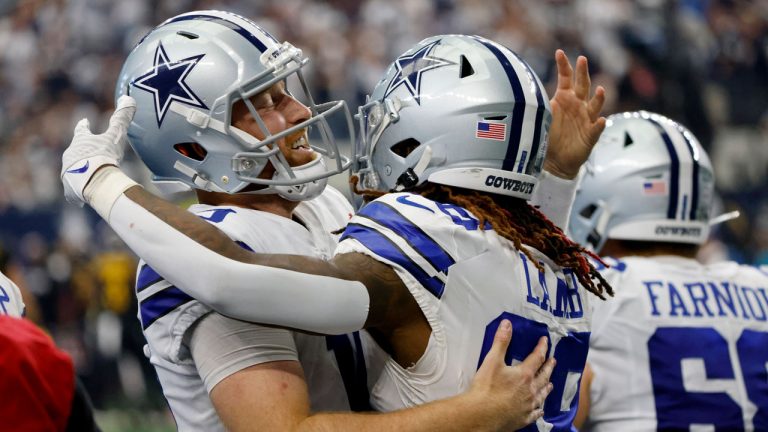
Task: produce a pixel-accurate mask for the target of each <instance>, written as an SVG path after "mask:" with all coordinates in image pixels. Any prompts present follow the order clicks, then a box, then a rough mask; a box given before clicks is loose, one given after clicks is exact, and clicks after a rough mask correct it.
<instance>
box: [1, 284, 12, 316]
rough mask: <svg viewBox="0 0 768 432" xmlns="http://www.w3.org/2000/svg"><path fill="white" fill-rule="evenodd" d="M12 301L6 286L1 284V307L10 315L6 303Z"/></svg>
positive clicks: (5, 313)
mask: <svg viewBox="0 0 768 432" xmlns="http://www.w3.org/2000/svg"><path fill="white" fill-rule="evenodd" d="M10 302H11V298H10V297H9V296H8V292H7V291H5V288H3V287H2V286H0V309H2V310H3V314H4V315H8V309H7V308H6V307H5V304H6V303H10Z"/></svg>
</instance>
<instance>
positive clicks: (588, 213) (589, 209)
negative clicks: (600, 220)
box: [579, 204, 597, 219]
mask: <svg viewBox="0 0 768 432" xmlns="http://www.w3.org/2000/svg"><path fill="white" fill-rule="evenodd" d="M595 210H597V206H596V205H594V204H590V205H588V206H586V207H584V208H583V209H581V211H580V212H579V216H581V217H583V218H585V219H590V218H592V215H593V214H595Z"/></svg>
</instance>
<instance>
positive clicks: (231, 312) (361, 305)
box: [62, 97, 412, 334]
mask: <svg viewBox="0 0 768 432" xmlns="http://www.w3.org/2000/svg"><path fill="white" fill-rule="evenodd" d="M134 111H135V101H133V99H131V98H130V97H123V98H121V99H120V101H118V107H117V109H116V111H115V114H113V116H112V118H111V119H110V126H109V128H108V130H107V131H106V132H105V133H104V134H101V135H93V134H91V132H90V130H89V128H88V124H87V121H81V122H80V123H79V124H78V126H77V127H76V128H75V136H74V138H73V140H72V144H71V145H70V147H69V148H68V149H67V151H65V153H64V155H63V157H62V159H63V161H62V162H63V163H62V167H63V168H62V179H63V181H64V185H65V194H66V195H67V197H68V199H70V200H75V201H81V202H87V203H89V204H90V205H91V206H92V207H93V208H94V209H95V210H96V211H97V212H98V213H99V214H100V215H101V216H102V217H103V218H104V219H105V220H106V221H107V222H108V223H109V224H110V225H111V226H112V228H113V229H114V230H115V232H116V233H117V234H118V235H119V236H120V237H121V238H122V239H123V240H124V241H125V242H126V243H127V244H128V246H129V247H130V248H131V249H133V251H134V252H136V253H137V254H138V255H139V256H141V257H142V258H143V259H144V260H145V261H146V262H147V263H148V264H149V265H150V266H152V268H153V269H154V270H155V271H157V272H158V273H159V274H161V275H162V276H163V277H164V278H165V279H166V280H167V281H168V282H170V283H171V284H173V285H175V286H178V287H183V289H184V291H185V292H186V293H187V294H189V295H191V296H192V297H194V298H195V299H197V300H198V301H200V302H202V303H204V304H207V305H208V306H210V307H211V308H213V309H214V310H217V311H219V312H220V313H223V314H225V315H228V316H231V317H233V318H237V319H242V320H247V321H253V322H260V323H266V324H272V325H277V326H282V327H290V328H297V329H302V330H307V331H314V332H319V333H327V334H339V333H346V332H350V331H354V330H358V329H360V328H362V327H363V325H364V324H367V325H369V326H371V325H376V324H377V323H378V324H380V323H381V322H383V321H384V319H383V318H382V317H383V316H384V314H386V313H387V309H389V310H390V311H392V310H394V311H397V310H398V309H397V308H395V307H393V306H392V305H393V304H395V303H393V302H397V301H403V300H407V299H408V298H409V296H405V295H404V293H407V290H406V288H405V287H404V285H403V284H402V282H401V281H400V280H399V278H397V277H396V276H395V275H394V271H393V270H391V269H389V268H387V269H384V271H383V272H377V273H371V272H367V271H365V269H364V268H363V267H371V266H373V265H374V264H373V263H374V262H375V261H374V260H373V259H371V258H367V257H363V259H360V260H358V261H357V262H354V263H348V265H346V266H345V265H336V264H335V263H332V262H325V261H322V260H318V259H312V258H306V257H297V256H292V257H286V256H282V257H281V256H278V257H270V256H268V255H256V254H252V253H250V252H247V251H245V250H244V249H242V248H241V247H239V246H237V245H236V244H235V243H234V242H233V241H232V240H231V239H230V238H229V237H227V236H226V235H224V234H223V233H222V232H221V231H219V230H218V229H217V228H216V227H214V226H212V225H211V224H208V223H206V222H204V221H203V220H201V219H200V218H198V217H196V216H194V215H192V214H191V213H188V212H186V211H183V210H181V209H179V208H178V207H176V206H175V205H173V204H171V203H168V202H166V201H164V200H161V199H159V198H157V197H154V196H153V195H151V194H149V193H147V192H146V191H144V190H143V189H142V188H141V187H139V186H137V185H136V183H135V182H133V181H132V180H131V179H129V178H128V177H127V176H125V175H124V174H123V173H122V172H121V171H120V170H119V169H118V168H117V167H115V166H111V165H117V163H118V161H119V160H120V159H121V157H122V151H123V141H124V140H125V130H126V128H127V125H128V124H129V122H130V120H131V118H132V117H133V113H134ZM86 185H87V186H88V187H87V188H86ZM361 257H362V256H361ZM342 259H343V258H342ZM366 260H367V261H368V262H367V263H366ZM254 264H260V265H254ZM266 265H270V266H273V267H279V268H271V267H266ZM387 270H388V273H387ZM254 281H258V282H259V284H258V285H259V289H254ZM361 282H362V283H361ZM395 294H397V297H394V295H395ZM411 301H412V299H411ZM369 308H370V313H369ZM389 322H393V321H391V320H390V321H389Z"/></svg>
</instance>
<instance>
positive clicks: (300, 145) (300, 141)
mask: <svg viewBox="0 0 768 432" xmlns="http://www.w3.org/2000/svg"><path fill="white" fill-rule="evenodd" d="M291 148H292V149H294V150H295V149H297V148H309V146H308V145H307V140H306V139H304V137H301V138H299V139H297V140H296V141H294V142H293V144H291Z"/></svg>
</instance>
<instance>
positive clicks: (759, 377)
mask: <svg viewBox="0 0 768 432" xmlns="http://www.w3.org/2000/svg"><path fill="white" fill-rule="evenodd" d="M606 262H607V263H608V264H609V265H611V268H610V269H607V270H603V273H604V275H605V276H606V278H607V279H608V281H609V282H610V283H611V285H612V286H613V287H614V289H615V291H616V296H615V298H613V299H609V300H608V301H606V302H599V301H596V302H593V306H594V315H593V330H592V342H591V347H590V350H589V358H588V361H589V363H590V365H591V367H592V368H593V370H594V380H593V382H592V388H591V392H590V398H591V407H590V412H589V421H588V424H587V425H586V426H587V430H592V431H648V430H654V431H655V430H683V431H688V430H692V431H695V430H716V431H768V369H767V367H768V321H767V318H768V317H767V315H768V275H766V274H765V273H763V272H761V271H759V270H758V269H755V268H752V267H748V266H742V265H738V264H736V263H733V262H724V263H718V264H710V265H702V264H700V263H698V262H697V261H695V260H692V259H687V258H682V257H672V256H663V257H651V258H641V257H628V258H622V259H621V260H613V259H607V260H606Z"/></svg>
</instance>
